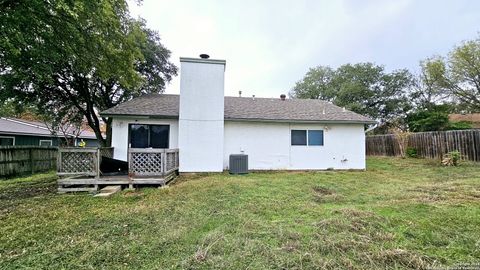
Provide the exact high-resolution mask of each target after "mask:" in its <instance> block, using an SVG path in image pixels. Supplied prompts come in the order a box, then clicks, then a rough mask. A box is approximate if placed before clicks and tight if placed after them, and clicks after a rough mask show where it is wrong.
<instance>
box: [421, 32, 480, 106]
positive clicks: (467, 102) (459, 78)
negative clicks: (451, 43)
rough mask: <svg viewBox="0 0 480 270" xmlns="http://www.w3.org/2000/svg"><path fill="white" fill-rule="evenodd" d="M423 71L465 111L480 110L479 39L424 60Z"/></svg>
mask: <svg viewBox="0 0 480 270" xmlns="http://www.w3.org/2000/svg"><path fill="white" fill-rule="evenodd" d="M425 63H426V65H429V66H430V67H431V68H429V69H426V74H427V76H429V77H430V78H432V82H433V83H434V84H435V85H436V87H437V88H438V89H440V90H442V91H444V92H447V93H448V94H449V95H450V97H451V98H453V99H454V101H456V102H458V103H460V104H461V105H462V106H463V109H464V110H465V111H469V112H479V111H480V38H477V39H474V40H469V41H465V42H463V43H461V44H460V45H459V46H456V47H455V48H454V49H453V50H452V51H451V52H450V53H449V54H448V56H447V57H441V56H437V57H434V58H430V59H427V60H426V61H425Z"/></svg>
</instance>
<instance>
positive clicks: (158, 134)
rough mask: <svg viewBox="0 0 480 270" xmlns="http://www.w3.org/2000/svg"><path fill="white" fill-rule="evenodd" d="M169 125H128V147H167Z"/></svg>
mask: <svg viewBox="0 0 480 270" xmlns="http://www.w3.org/2000/svg"><path fill="white" fill-rule="evenodd" d="M169 133H170V126H168V125H143V124H131V125H130V147H132V148H150V147H151V148H168V146H169Z"/></svg>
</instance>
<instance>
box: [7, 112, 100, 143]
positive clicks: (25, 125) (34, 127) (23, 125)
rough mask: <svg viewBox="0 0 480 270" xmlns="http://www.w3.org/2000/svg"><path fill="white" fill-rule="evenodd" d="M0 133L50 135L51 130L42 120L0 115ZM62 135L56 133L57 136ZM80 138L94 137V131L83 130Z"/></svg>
mask: <svg viewBox="0 0 480 270" xmlns="http://www.w3.org/2000/svg"><path fill="white" fill-rule="evenodd" d="M0 133H2V134H12V135H31V136H47V137H52V136H54V135H52V132H51V131H50V130H49V129H48V127H47V125H45V123H42V122H36V121H28V120H23V119H17V118H11V117H1V118H0ZM62 136H63V135H61V134H57V137H62ZM78 137H79V138H82V139H96V137H95V133H93V132H91V131H88V130H83V131H82V132H81V134H80V135H79V136H78Z"/></svg>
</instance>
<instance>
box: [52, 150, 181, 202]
mask: <svg viewBox="0 0 480 270" xmlns="http://www.w3.org/2000/svg"><path fill="white" fill-rule="evenodd" d="M104 156H106V157H113V148H110V150H108V151H107V150H104V149H103V150H102V149H100V148H60V149H59V154H58V160H57V170H58V172H57V174H58V175H59V176H60V179H58V180H57V183H58V192H59V193H65V192H77V191H88V192H96V191H98V189H99V188H101V187H104V186H109V185H122V186H128V187H129V188H132V189H133V188H135V187H138V186H140V185H158V186H165V185H166V184H168V182H169V181H171V180H172V179H174V178H175V177H176V176H177V175H178V149H130V150H129V153H128V160H129V164H128V175H103V174H102V172H101V171H100V163H101V159H102V157H104Z"/></svg>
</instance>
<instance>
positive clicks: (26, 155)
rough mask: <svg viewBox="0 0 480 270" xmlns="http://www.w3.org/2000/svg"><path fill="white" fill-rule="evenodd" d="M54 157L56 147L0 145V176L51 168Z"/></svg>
mask: <svg viewBox="0 0 480 270" xmlns="http://www.w3.org/2000/svg"><path fill="white" fill-rule="evenodd" d="M56 159H57V148H56V147H51V146H0V177H10V176H15V175H20V174H26V173H35V172H42V171H48V170H53V169H55V164H56V163H55V161H56Z"/></svg>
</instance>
